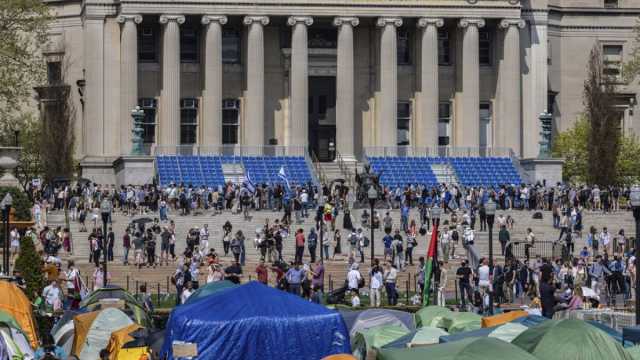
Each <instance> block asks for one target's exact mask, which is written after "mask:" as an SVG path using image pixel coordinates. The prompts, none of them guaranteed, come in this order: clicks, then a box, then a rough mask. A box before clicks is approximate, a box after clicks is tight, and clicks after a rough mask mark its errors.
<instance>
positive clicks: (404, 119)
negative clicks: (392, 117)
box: [396, 101, 411, 145]
mask: <svg viewBox="0 0 640 360" xmlns="http://www.w3.org/2000/svg"><path fill="white" fill-rule="evenodd" d="M396 117H397V118H398V135H397V137H398V145H410V143H411V103H410V102H408V101H399V102H398V111H397V114H396Z"/></svg>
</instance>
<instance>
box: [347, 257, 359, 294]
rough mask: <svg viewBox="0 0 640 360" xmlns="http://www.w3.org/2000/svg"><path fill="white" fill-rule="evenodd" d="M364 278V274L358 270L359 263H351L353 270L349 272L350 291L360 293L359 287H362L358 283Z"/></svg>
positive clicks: (348, 284) (348, 283)
mask: <svg viewBox="0 0 640 360" xmlns="http://www.w3.org/2000/svg"><path fill="white" fill-rule="evenodd" d="M360 279H362V274H360V271H359V270H358V263H353V265H351V270H349V272H348V273H347V287H348V289H349V291H351V292H353V293H356V294H357V293H358V289H359V288H360V287H359V286H358V285H359V284H358V283H359V282H360Z"/></svg>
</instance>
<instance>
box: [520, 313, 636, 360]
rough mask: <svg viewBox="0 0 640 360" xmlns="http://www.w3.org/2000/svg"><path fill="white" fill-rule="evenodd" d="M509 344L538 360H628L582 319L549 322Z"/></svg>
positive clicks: (605, 336) (603, 333) (628, 357)
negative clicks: (570, 359)
mask: <svg viewBox="0 0 640 360" xmlns="http://www.w3.org/2000/svg"><path fill="white" fill-rule="evenodd" d="M512 344H514V345H517V346H519V347H521V348H522V349H524V350H526V351H528V352H530V353H531V354H533V355H535V356H536V357H538V358H540V359H545V360H556V359H558V360H560V359H567V358H568V357H567V356H569V357H570V358H573V359H581V360H596V359H608V360H631V359H632V358H631V356H630V355H629V353H627V352H626V351H625V349H624V348H623V347H622V345H621V344H620V343H617V342H616V341H615V340H613V338H611V336H609V335H607V333H605V332H604V331H602V330H600V329H598V328H596V327H595V326H593V325H590V324H589V323H587V322H585V321H582V320H569V319H566V320H548V321H545V322H543V323H541V324H539V325H537V326H534V327H532V328H530V329H529V330H527V331H525V332H523V333H522V334H520V335H519V336H518V337H517V338H515V339H514V340H513V342H512Z"/></svg>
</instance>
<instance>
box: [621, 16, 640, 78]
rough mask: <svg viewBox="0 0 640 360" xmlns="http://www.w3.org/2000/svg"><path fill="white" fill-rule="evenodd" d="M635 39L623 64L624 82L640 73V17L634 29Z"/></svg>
mask: <svg viewBox="0 0 640 360" xmlns="http://www.w3.org/2000/svg"><path fill="white" fill-rule="evenodd" d="M634 31H635V33H636V41H635V44H634V47H633V50H632V51H631V56H630V58H629V59H630V60H629V61H627V62H626V63H625V64H624V67H623V69H622V73H623V74H624V79H625V81H626V82H631V81H633V80H634V79H635V78H637V77H638V75H640V19H638V23H637V25H636V27H635V29H634Z"/></svg>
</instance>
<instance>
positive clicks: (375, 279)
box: [369, 259, 382, 307]
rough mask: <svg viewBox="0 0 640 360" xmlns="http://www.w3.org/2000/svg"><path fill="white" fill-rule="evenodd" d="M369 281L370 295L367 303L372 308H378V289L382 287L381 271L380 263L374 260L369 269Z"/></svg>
mask: <svg viewBox="0 0 640 360" xmlns="http://www.w3.org/2000/svg"><path fill="white" fill-rule="evenodd" d="M370 275H371V280H370V284H369V286H370V289H371V291H370V293H369V302H370V304H371V306H373V307H380V288H381V287H382V269H381V268H380V261H379V260H378V259H375V260H374V265H373V267H372V268H371V273H370Z"/></svg>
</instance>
